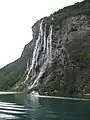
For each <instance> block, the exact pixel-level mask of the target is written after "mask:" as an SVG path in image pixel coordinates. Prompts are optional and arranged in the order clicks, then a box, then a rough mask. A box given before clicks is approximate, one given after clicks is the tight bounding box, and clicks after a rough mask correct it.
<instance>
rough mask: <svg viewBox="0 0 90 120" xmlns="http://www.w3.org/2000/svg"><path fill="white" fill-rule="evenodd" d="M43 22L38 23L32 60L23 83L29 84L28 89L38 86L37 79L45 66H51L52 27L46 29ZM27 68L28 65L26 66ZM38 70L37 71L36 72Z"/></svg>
mask: <svg viewBox="0 0 90 120" xmlns="http://www.w3.org/2000/svg"><path fill="white" fill-rule="evenodd" d="M48 29H49V32H48V33H47V24H44V22H43V20H42V21H41V23H40V29H39V35H38V39H37V40H36V45H35V48H34V51H33V58H32V63H31V66H30V68H28V67H27V68H28V69H27V70H28V72H27V75H26V79H25V81H24V83H29V87H28V89H29V90H30V89H32V88H34V87H36V86H37V85H38V82H39V79H40V78H41V77H42V75H43V74H44V72H45V70H46V68H47V65H51V61H52V25H50V27H49V28H48ZM27 66H28V65H27ZM37 69H38V70H37Z"/></svg>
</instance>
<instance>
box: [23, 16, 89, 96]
mask: <svg viewBox="0 0 90 120" xmlns="http://www.w3.org/2000/svg"><path fill="white" fill-rule="evenodd" d="M39 27H40V21H38V22H37V23H36V24H35V25H34V26H33V27H32V31H33V40H32V41H31V42H30V43H29V44H28V45H27V46H26V47H25V49H24V51H23V53H22V56H23V55H24V54H26V53H25V52H27V53H28V54H29V52H30V61H32V55H33V50H34V48H35V43H36V40H37V38H38V35H39ZM52 38H53V39H52V64H51V66H48V67H47V69H46V70H45V72H44V74H43V75H42V76H41V78H40V79H39V84H38V86H37V87H35V88H34V89H35V90H37V91H38V92H39V93H40V94H45V95H46V94H47V95H59V96H82V95H84V94H87V93H89V92H90V79H89V78H90V48H89V47H90V18H89V17H87V16H85V15H78V16H75V17H70V18H68V19H66V20H63V22H62V24H60V25H53V37H52ZM30 64H31V62H30ZM29 81H30V79H29ZM29 83H30V82H29ZM29 83H28V84H27V86H30V84H29Z"/></svg>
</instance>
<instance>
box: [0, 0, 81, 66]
mask: <svg viewBox="0 0 90 120" xmlns="http://www.w3.org/2000/svg"><path fill="white" fill-rule="evenodd" d="M81 1H82V0H0V68H2V67H3V66H5V65H7V64H8V63H10V62H13V61H14V60H16V59H17V58H19V57H20V56H21V53H22V51H23V48H24V46H25V45H26V44H27V43H28V42H30V40H31V39H32V30H31V27H32V25H33V24H34V23H35V22H36V21H37V20H39V19H40V18H42V17H45V16H49V15H50V14H51V13H53V12H55V11H57V10H59V9H61V8H63V7H65V6H68V5H72V4H74V3H76V2H81Z"/></svg>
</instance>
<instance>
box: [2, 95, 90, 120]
mask: <svg viewBox="0 0 90 120" xmlns="http://www.w3.org/2000/svg"><path fill="white" fill-rule="evenodd" d="M0 120H90V101H89V100H88V101H84V100H83V101H82V100H63V99H56V98H55V99H50V98H43V97H41V98H39V97H35V96H30V94H27V95H26V94H22V93H18V94H16V93H14V94H1V95H0Z"/></svg>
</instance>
